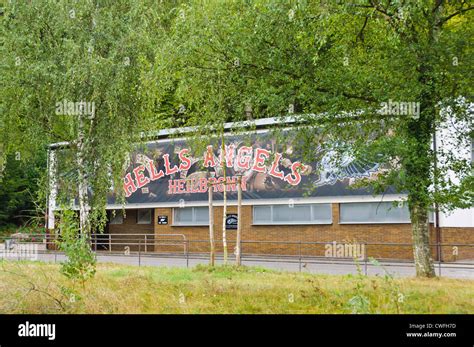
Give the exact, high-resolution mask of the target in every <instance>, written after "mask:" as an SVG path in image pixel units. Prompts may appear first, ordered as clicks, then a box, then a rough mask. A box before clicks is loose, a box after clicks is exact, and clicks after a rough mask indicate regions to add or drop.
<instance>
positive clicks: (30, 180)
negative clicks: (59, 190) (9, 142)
mask: <svg viewBox="0 0 474 347" xmlns="http://www.w3.org/2000/svg"><path fill="white" fill-rule="evenodd" d="M44 168H45V160H44V157H43V158H42V157H41V156H38V157H37V158H35V160H31V161H29V162H27V163H26V162H24V161H22V160H21V156H15V155H14V154H12V155H9V156H6V165H5V169H4V170H3V172H2V173H0V174H1V176H0V227H6V226H9V227H10V228H14V227H15V226H20V225H23V224H27V225H31V226H33V227H37V226H38V225H40V224H41V222H43V220H44V215H41V214H40V215H38V214H37V211H36V205H35V201H38V196H37V191H38V182H39V180H40V176H41V171H42V170H44ZM39 203H40V204H41V205H42V206H44V204H45V200H41V201H39Z"/></svg>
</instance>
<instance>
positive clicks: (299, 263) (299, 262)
mask: <svg viewBox="0 0 474 347" xmlns="http://www.w3.org/2000/svg"><path fill="white" fill-rule="evenodd" d="M299 248H300V257H299V261H298V265H299V271H300V272H301V240H300V247H299Z"/></svg>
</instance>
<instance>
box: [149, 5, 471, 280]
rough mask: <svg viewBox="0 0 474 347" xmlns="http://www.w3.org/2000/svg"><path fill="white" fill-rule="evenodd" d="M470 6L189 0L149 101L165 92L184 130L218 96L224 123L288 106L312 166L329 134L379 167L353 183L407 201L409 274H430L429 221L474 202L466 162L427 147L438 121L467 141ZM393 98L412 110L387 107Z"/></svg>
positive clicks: (462, 144) (459, 143)
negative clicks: (182, 111)
mask: <svg viewBox="0 0 474 347" xmlns="http://www.w3.org/2000/svg"><path fill="white" fill-rule="evenodd" d="M472 9H473V6H472V5H471V4H470V3H469V2H467V1H463V0H458V1H449V2H448V1H444V0H421V1H416V2H404V1H395V0H394V1H382V0H353V1H347V2H346V1H345V2H334V1H311V0H309V1H300V2H294V3H293V2H289V3H282V2H277V1H271V0H258V1H252V2H244V1H241V2H231V3H230V2H226V3H225V4H224V3H221V2H218V1H210V2H207V3H205V4H203V3H201V2H197V1H196V2H190V3H189V4H188V5H186V6H181V7H180V11H181V13H182V16H181V17H177V18H176V19H175V20H174V21H173V22H172V25H171V30H170V35H169V36H168V39H167V41H166V42H165V43H164V44H163V46H161V47H160V48H159V49H158V51H157V52H158V53H157V55H159V57H160V58H159V60H160V64H158V65H157V66H156V68H155V70H154V75H153V78H155V79H156V80H157V81H160V82H161V83H157V84H156V86H157V89H156V93H155V95H160V94H163V93H161V91H162V89H160V88H163V87H164V86H172V90H173V91H172V94H173V98H175V99H176V100H179V102H180V103H183V104H186V105H187V109H188V113H187V118H186V119H185V120H184V124H191V125H196V124H201V125H202V126H206V125H207V124H209V123H212V119H213V117H215V113H216V112H215V111H216V107H215V105H216V104H217V102H218V100H221V101H220V102H219V104H221V105H222V110H221V111H222V112H221V113H222V114H223V115H224V116H223V117H225V120H226V121H237V120H244V119H245V116H244V114H245V106H246V105H248V104H251V105H252V111H253V117H254V118H262V117H275V116H281V115H287V114H288V109H289V105H291V106H292V107H291V108H292V109H294V113H295V114H298V115H299V119H300V120H301V122H302V123H304V124H305V127H306V129H309V131H307V134H308V136H306V140H307V141H308V142H309V145H308V146H305V147H308V148H309V150H308V153H307V154H308V158H311V157H312V156H313V158H314V151H311V149H313V150H314V148H316V147H317V146H318V145H322V143H321V142H320V141H321V140H320V139H324V138H327V139H332V140H333V141H337V142H339V143H345V144H346V145H347V146H340V147H341V150H345V151H350V155H352V156H355V157H363V158H364V159H367V160H375V161H377V162H379V163H380V164H381V165H383V166H384V167H387V168H388V169H387V170H386V171H384V173H383V174H381V175H379V177H378V178H377V179H376V180H372V181H367V180H366V181H361V184H363V185H364V186H366V187H368V188H369V187H370V188H372V191H373V192H374V193H380V194H383V193H385V192H387V191H388V190H389V189H395V190H396V191H398V192H406V193H407V200H406V201H405V203H406V204H407V205H408V209H409V211H410V218H411V223H412V240H413V254H414V259H415V264H416V273H417V275H418V276H423V277H432V276H434V268H433V260H432V257H431V252H430V237H429V221H428V215H429V213H430V212H432V211H433V209H434V205H435V204H436V205H437V206H439V208H440V209H441V210H445V211H449V210H450V209H453V208H456V207H470V206H472V205H473V194H472V191H474V189H473V179H472V171H471V170H472V167H471V163H470V161H469V160H466V159H465V158H464V159H463V158H459V157H457V156H456V155H455V153H453V152H449V151H448V150H446V149H443V148H441V147H438V148H437V149H436V151H435V150H433V148H432V147H431V144H432V139H433V135H434V134H435V133H436V131H437V129H440V128H443V127H445V125H446V123H452V122H454V123H456V124H460V125H461V126H460V129H459V131H458V132H456V133H455V134H454V135H453V136H452V138H451V140H452V141H454V143H455V144H454V145H453V147H454V148H467V147H468V144H469V141H470V138H471V136H472V131H471V129H472V108H471V109H470V107H469V105H470V104H471V103H472V83H471V82H472V81H471V80H470V78H469V76H470V74H471V72H472V68H473V66H472V59H471V58H470V57H471V56H472V53H473V52H472V45H469V44H468V43H469V42H470V41H472V38H473V32H474V30H473V23H474V21H473V17H472V16H473V15H472V13H473V11H472ZM218 82H219V84H218ZM217 84H218V85H219V88H216V85H217ZM166 88H167V89H165V90H170V89H169V87H166ZM391 101H393V102H395V103H398V104H400V103H414V104H415V105H417V107H419V109H418V110H419V112H411V113H410V112H408V113H407V112H395V111H394V110H393V109H392V108H390V110H388V111H386V110H385V111H384V105H387V104H390V103H391ZM314 115H318V116H317V117H315V116H314ZM338 150H339V148H338ZM440 158H443V160H442V161H443V166H438V167H436V162H437V161H438V160H439V159H440ZM448 172H449V175H448V174H447V173H448ZM451 177H456V180H453V179H451ZM456 182H457V183H456Z"/></svg>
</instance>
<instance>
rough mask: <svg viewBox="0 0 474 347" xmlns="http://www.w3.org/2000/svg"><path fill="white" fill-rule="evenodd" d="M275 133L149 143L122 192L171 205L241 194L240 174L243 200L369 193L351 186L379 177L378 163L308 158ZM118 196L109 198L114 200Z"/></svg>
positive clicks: (134, 158) (322, 155) (135, 158)
mask: <svg viewBox="0 0 474 347" xmlns="http://www.w3.org/2000/svg"><path fill="white" fill-rule="evenodd" d="M282 138H283V139H280V138H277V137H275V136H272V133H271V132H264V133H256V134H252V135H246V136H245V139H244V138H243V137H242V136H238V135H232V136H230V135H229V136H226V137H225V141H224V142H225V150H223V148H222V143H221V142H220V141H213V143H209V144H208V145H207V146H202V147H203V150H202V151H197V150H195V149H193V148H192V147H193V145H192V143H193V141H186V140H182V139H180V140H173V139H169V140H161V141H156V142H150V143H148V144H147V145H146V146H144V147H142V148H140V149H137V150H136V151H135V152H134V153H132V155H131V156H130V163H129V165H128V169H127V173H126V175H125V177H124V179H123V190H124V193H125V196H126V201H127V203H134V204H136V203H166V202H179V201H181V200H182V199H183V200H185V201H206V200H207V198H208V189H212V190H213V192H214V194H215V196H214V198H215V199H220V198H222V193H223V191H224V189H226V190H227V192H228V196H229V198H230V199H234V198H236V196H237V184H238V177H239V176H240V177H241V184H242V192H243V198H244V199H278V198H298V197H306V196H310V197H317V196H341V195H363V194H370V192H368V191H367V190H365V189H350V186H351V185H352V184H353V183H355V181H356V180H357V179H358V178H361V177H368V178H370V177H374V176H375V175H377V173H378V172H379V170H380V168H379V165H378V164H376V163H370V162H367V161H363V160H362V161H361V160H354V159H353V158H351V157H350V156H347V157H344V158H342V160H339V161H338V162H337V164H336V162H335V161H334V160H333V159H334V156H335V153H334V152H333V151H330V150H321V151H317V150H316V151H315V155H314V159H313V160H307V162H305V161H304V160H303V156H302V154H301V153H300V152H299V151H298V150H297V147H298V146H294V145H292V144H291V143H286V144H285V146H281V144H280V142H282V141H285V139H288V138H287V137H285V136H283V137H282ZM113 202H114V199H113V198H110V199H109V203H113Z"/></svg>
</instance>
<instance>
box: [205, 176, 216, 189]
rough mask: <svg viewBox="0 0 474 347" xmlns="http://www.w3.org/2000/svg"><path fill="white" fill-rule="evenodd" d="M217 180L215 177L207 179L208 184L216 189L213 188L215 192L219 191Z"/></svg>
mask: <svg viewBox="0 0 474 347" xmlns="http://www.w3.org/2000/svg"><path fill="white" fill-rule="evenodd" d="M216 181H217V180H216V179H215V178H214V177H211V178H209V179H208V180H207V182H208V185H210V186H212V187H214V190H213V191H214V192H217V184H216Z"/></svg>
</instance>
